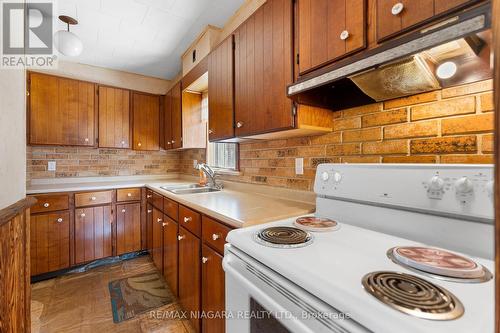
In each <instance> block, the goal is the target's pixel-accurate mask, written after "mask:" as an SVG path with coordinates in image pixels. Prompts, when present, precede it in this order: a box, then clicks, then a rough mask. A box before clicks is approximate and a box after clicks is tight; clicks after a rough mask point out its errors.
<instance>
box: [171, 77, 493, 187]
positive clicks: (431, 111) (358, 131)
mask: <svg viewBox="0 0 500 333" xmlns="http://www.w3.org/2000/svg"><path fill="white" fill-rule="evenodd" d="M492 111H493V93H492V81H491V80H486V81H481V82H477V83H473V84H468V85H463V86H458V87H452V88H447V89H443V90H440V91H433V92H428V93H423V94H419V95H414V96H410V97H404V98H399V99H395V100H390V101H386V102H381V103H375V104H371V105H366V106H361V107H357V108H352V109H348V110H342V111H337V112H332V117H334V128H333V129H334V131H333V132H332V133H330V134H326V135H322V136H313V137H302V138H292V139H282V140H270V141H252V142H245V143H241V144H240V171H241V172H240V175H224V176H222V178H223V179H228V180H234V181H241V182H249V183H257V184H267V185H271V186H280V187H288V188H293V189H302V190H312V186H313V180H314V175H315V171H316V166H317V165H318V164H320V163H493V133H494V121H493V118H494V113H493V112H492ZM296 157H303V158H304V175H300V176H298V175H295V167H294V166H295V161H294V159H295V158H296ZM193 159H196V160H198V161H204V160H205V151H204V150H202V149H190V150H187V151H184V152H182V153H181V162H180V165H181V170H182V172H184V173H189V174H196V172H195V171H194V170H193V167H192V163H193V161H192V160H193Z"/></svg>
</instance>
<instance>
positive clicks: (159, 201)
mask: <svg viewBox="0 0 500 333" xmlns="http://www.w3.org/2000/svg"><path fill="white" fill-rule="evenodd" d="M152 195H153V197H152V201H151V204H152V205H153V206H155V207H156V208H158V209H159V210H160V211H161V212H163V195H161V194H158V193H156V192H154V191H153V192H152Z"/></svg>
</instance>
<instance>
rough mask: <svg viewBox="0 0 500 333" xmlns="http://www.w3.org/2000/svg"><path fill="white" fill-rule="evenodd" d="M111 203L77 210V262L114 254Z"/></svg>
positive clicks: (80, 262)
mask: <svg viewBox="0 0 500 333" xmlns="http://www.w3.org/2000/svg"><path fill="white" fill-rule="evenodd" d="M112 222H113V220H112V217H111V205H107V206H98V207H90V208H78V209H76V210H75V263H76V264H82V263H85V262H89V261H92V260H96V259H100V258H105V257H109V256H111V255H112V252H113V251H112V250H113V246H112V241H111V237H112V236H111V230H112V228H111V227H112V225H111V224H112Z"/></svg>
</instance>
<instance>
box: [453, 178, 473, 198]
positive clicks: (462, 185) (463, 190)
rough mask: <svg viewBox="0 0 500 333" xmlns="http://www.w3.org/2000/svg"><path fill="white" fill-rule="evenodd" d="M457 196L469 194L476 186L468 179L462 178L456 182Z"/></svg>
mask: <svg viewBox="0 0 500 333" xmlns="http://www.w3.org/2000/svg"><path fill="white" fill-rule="evenodd" d="M455 190H456V191H457V194H468V193H471V192H473V191H474V184H472V181H471V180H470V179H469V178H467V177H462V178H460V179H459V180H457V181H456V182H455Z"/></svg>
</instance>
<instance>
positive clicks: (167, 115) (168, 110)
mask: <svg viewBox="0 0 500 333" xmlns="http://www.w3.org/2000/svg"><path fill="white" fill-rule="evenodd" d="M163 106H164V111H163V114H164V118H163V120H164V123H163V132H164V133H165V141H164V142H165V147H164V148H165V149H166V150H169V149H172V148H173V146H172V140H173V139H174V138H173V133H172V90H170V91H169V92H167V94H166V95H165V102H164V103H163Z"/></svg>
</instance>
